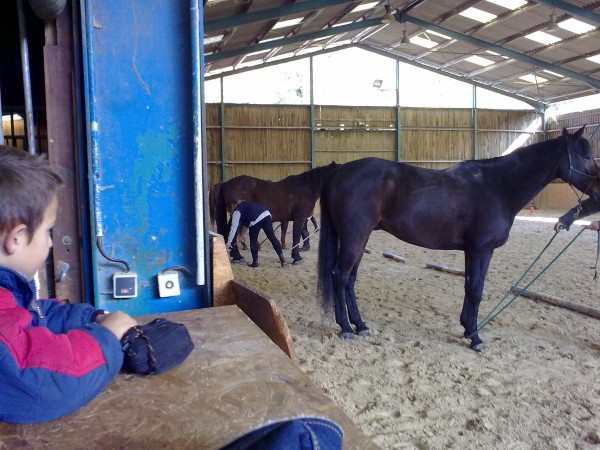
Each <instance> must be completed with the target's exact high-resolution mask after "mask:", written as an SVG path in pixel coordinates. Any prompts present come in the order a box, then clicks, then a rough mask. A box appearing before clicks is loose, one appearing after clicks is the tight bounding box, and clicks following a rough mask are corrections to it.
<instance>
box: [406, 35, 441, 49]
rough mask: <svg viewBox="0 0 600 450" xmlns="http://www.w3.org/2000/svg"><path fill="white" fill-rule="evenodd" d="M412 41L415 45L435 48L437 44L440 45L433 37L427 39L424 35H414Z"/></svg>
mask: <svg viewBox="0 0 600 450" xmlns="http://www.w3.org/2000/svg"><path fill="white" fill-rule="evenodd" d="M410 43H411V44H415V45H419V46H421V47H425V48H433V47H435V46H436V45H438V43H437V42H435V41H432V40H431V39H425V38H424V37H421V36H414V37H411V38H410Z"/></svg>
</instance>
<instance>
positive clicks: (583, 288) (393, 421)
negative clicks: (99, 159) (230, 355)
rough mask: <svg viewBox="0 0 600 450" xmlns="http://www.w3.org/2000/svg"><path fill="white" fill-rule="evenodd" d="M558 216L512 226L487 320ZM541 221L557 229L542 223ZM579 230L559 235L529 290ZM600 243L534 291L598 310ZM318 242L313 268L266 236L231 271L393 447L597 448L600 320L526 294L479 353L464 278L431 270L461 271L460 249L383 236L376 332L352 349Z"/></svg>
mask: <svg viewBox="0 0 600 450" xmlns="http://www.w3.org/2000/svg"><path fill="white" fill-rule="evenodd" d="M561 213H562V211H535V213H533V214H531V213H530V212H529V211H528V210H524V211H522V213H521V215H520V216H519V217H522V218H523V219H526V220H521V219H518V220H516V221H515V224H514V226H513V228H512V231H511V235H510V238H509V241H508V243H507V244H506V245H504V246H503V247H501V248H499V249H497V250H496V252H495V254H494V257H493V259H492V262H491V265H490V270H489V272H488V275H487V279H486V286H485V291H484V296H483V300H482V304H481V308H480V314H479V320H480V321H481V320H482V319H483V318H484V317H486V315H487V314H488V313H489V312H490V311H491V310H492V309H493V308H494V307H495V306H496V305H497V304H498V302H500V300H501V299H502V298H503V297H505V296H506V295H507V294H508V292H509V290H510V288H511V286H513V285H514V283H515V282H516V281H517V280H518V279H519V278H520V277H521V276H522V275H523V273H524V271H525V270H526V269H527V267H528V266H529V265H530V264H531V263H532V261H533V260H534V259H535V258H536V257H537V256H538V254H539V253H540V252H541V251H542V249H543V248H544V247H545V246H546V244H547V243H548V242H549V241H550V239H551V238H552V236H553V235H554V231H553V230H552V226H553V224H552V221H553V220H554V221H555V219H552V218H556V217H558V216H559V215H560V214H561ZM544 217H546V218H550V219H549V220H550V222H549V221H537V220H540V219H543V218H544ZM594 218H596V219H597V218H598V217H596V216H592V217H591V218H590V219H594ZM532 219H534V220H532ZM290 228H291V227H290ZM310 229H311V230H312V227H310ZM580 229H581V228H580V227H579V226H577V225H573V226H572V227H571V230H570V231H568V232H565V231H562V232H560V233H559V234H558V235H557V237H556V238H555V239H554V241H553V243H552V246H551V247H550V248H549V249H548V250H547V251H546V252H545V253H544V255H546V254H547V255H548V258H546V257H543V258H542V259H541V260H540V263H538V265H536V266H535V267H534V268H533V269H532V271H531V277H528V278H525V279H524V280H523V283H521V284H522V285H523V284H527V283H528V282H529V280H530V279H531V278H532V277H533V276H535V275H537V274H538V273H539V270H540V269H541V268H543V267H545V265H546V264H547V262H548V261H549V259H550V258H551V257H553V256H555V255H556V254H557V253H558V252H560V250H562V249H563V248H564V247H565V245H567V243H568V242H569V241H570V240H571V239H572V238H573V237H575V236H576V235H577V233H578V231H579V230H580ZM261 239H262V238H261ZM287 239H288V241H289V242H290V243H291V235H288V238H287ZM597 239H598V236H597V233H595V232H593V231H588V230H586V231H584V232H583V233H582V234H581V235H580V236H579V238H578V239H577V240H576V241H575V242H574V243H573V244H572V245H571V246H570V247H569V248H568V250H567V251H566V252H565V253H564V254H563V255H562V256H561V257H560V258H559V259H558V260H557V261H556V262H555V263H554V264H553V265H552V266H551V267H550V268H549V269H548V270H547V271H546V272H545V273H544V274H543V275H542V276H541V277H540V278H539V279H538V280H537V281H535V283H533V284H532V285H531V286H530V289H532V290H535V291H538V292H542V293H544V294H547V295H551V296H554V297H559V298H562V299H567V300H570V301H573V302H577V303H581V304H586V305H589V306H592V307H594V308H597V309H600V299H599V294H600V281H598V282H597V281H594V280H593V277H594V269H593V266H594V265H595V263H596V250H597ZM311 245H312V250H311V251H309V252H306V253H303V254H302V255H303V257H304V259H305V262H304V264H302V265H297V266H294V265H288V266H286V267H284V268H281V267H280V266H279V261H278V259H277V256H276V255H275V253H274V251H273V249H272V248H271V246H270V244H269V242H268V241H267V242H266V243H265V244H264V245H263V250H262V251H261V253H260V263H261V265H260V267H259V268H256V269H252V268H250V267H247V266H246V265H234V266H233V271H234V276H235V278H236V279H237V280H240V281H242V282H244V283H246V284H247V285H249V286H251V287H253V288H254V289H256V290H257V291H258V292H261V293H262V294H263V295H265V296H267V297H270V298H272V299H274V300H275V301H276V303H277V305H278V307H279V308H280V310H281V312H282V313H283V315H284V316H285V318H286V320H287V323H288V327H289V329H290V332H291V335H292V338H293V340H294V345H295V349H296V353H297V355H298V363H299V365H300V367H301V369H302V370H303V371H304V372H306V373H307V374H308V376H309V377H310V378H311V379H312V380H313V381H314V382H315V383H316V384H317V385H319V386H320V387H321V388H323V389H324V391H325V392H326V393H327V395H328V396H329V397H331V398H332V399H333V400H334V401H335V402H336V403H338V404H339V405H340V406H341V407H342V408H343V409H344V410H345V412H346V413H347V414H348V415H349V416H350V417H351V418H352V419H353V420H354V421H355V422H356V424H357V425H358V426H359V427H360V428H361V429H362V430H363V431H364V432H365V433H366V434H367V435H369V436H370V437H371V438H372V439H373V441H374V442H376V443H377V444H378V445H380V446H381V447H382V448H384V449H399V448H402V449H443V448H445V449H461V450H462V449H467V448H470V449H473V448H485V449H492V448H493V449H598V448H600V320H598V319H595V318H592V317H589V316H586V315H582V314H580V313H577V312H572V311H569V310H566V309H563V308H559V307H556V306H551V305H548V304H546V303H541V302H536V301H533V300H531V299H527V298H523V297H518V298H517V299H516V300H515V301H514V302H512V303H511V304H510V306H508V307H507V308H506V309H505V310H504V311H503V312H502V313H501V314H500V315H499V316H498V317H497V318H496V319H495V320H494V321H493V322H491V323H490V324H489V325H487V326H486V327H485V328H484V329H483V330H482V332H481V334H480V335H481V337H482V339H483V340H484V341H485V343H486V349H485V350H484V351H483V352H481V353H476V352H474V351H472V350H470V349H469V346H468V341H467V340H466V339H464V338H463V337H462V333H463V329H462V327H461V326H460V323H459V314H460V310H461V308H462V299H463V295H464V290H463V282H464V279H463V277H462V276H458V275H452V274H449V273H446V272H440V271H435V270H431V269H427V268H425V265H426V264H427V263H435V264H440V265H443V266H448V267H452V268H458V269H461V270H462V269H463V261H464V258H463V254H462V252H458V251H431V250H427V249H423V248H420V247H415V246H412V245H409V244H405V243H404V242H401V241H399V240H397V239H396V238H394V237H393V236H391V235H389V234H387V233H385V232H382V231H376V232H373V234H372V235H371V238H370V240H369V243H368V246H369V247H370V248H371V249H372V253H371V254H365V256H364V258H363V262H362V264H361V267H360V269H359V274H358V282H357V285H356V288H357V289H356V290H357V296H358V302H359V307H360V308H361V313H362V317H363V320H365V322H366V323H367V325H368V326H369V327H370V328H371V332H372V336H370V337H361V338H356V339H354V340H343V339H340V338H339V337H338V331H339V328H338V326H337V325H336V323H335V321H334V319H333V314H331V315H326V316H324V314H323V312H322V310H321V308H320V305H319V301H318V297H317V289H316V284H317V283H316V267H317V253H318V252H317V249H318V233H317V234H316V235H314V236H313V237H312V238H311ZM383 252H391V253H394V254H396V255H399V256H402V257H405V258H406V259H407V261H406V263H401V262H396V261H394V260H391V259H387V258H384V257H383V256H382V253H383ZM243 254H244V256H245V257H246V259H247V261H250V255H249V252H248V251H246V252H243ZM286 256H287V257H288V258H289V250H287V251H286ZM512 298H513V296H512V295H511V294H508V297H507V300H511V299H512Z"/></svg>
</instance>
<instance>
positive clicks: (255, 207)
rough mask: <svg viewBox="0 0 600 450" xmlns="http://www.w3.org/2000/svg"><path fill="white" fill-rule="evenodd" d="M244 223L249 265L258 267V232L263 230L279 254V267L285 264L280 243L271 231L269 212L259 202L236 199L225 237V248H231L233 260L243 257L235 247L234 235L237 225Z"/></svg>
mask: <svg viewBox="0 0 600 450" xmlns="http://www.w3.org/2000/svg"><path fill="white" fill-rule="evenodd" d="M240 224H241V225H244V226H245V227H247V228H248V237H249V238H250V253H251V254H252V263H251V264H249V266H250V267H258V234H259V233H260V230H263V231H264V232H265V234H266V235H267V238H268V239H269V241H271V245H273V249H274V250H275V252H276V253H277V256H279V262H281V267H283V266H284V265H285V258H284V256H283V250H282V248H281V243H280V242H279V240H278V239H277V237H276V236H275V232H274V231H273V222H272V220H271V213H270V212H269V210H268V209H267V208H265V207H264V206H263V205H261V204H260V203H254V202H250V201H246V200H242V201H237V202H234V204H233V212H232V213H231V219H230V221H229V224H228V226H229V235H228V238H227V248H228V249H230V250H231V256H232V258H233V260H234V261H236V260H241V259H243V257H242V255H240V253H239V250H238V248H237V241H236V236H237V232H238V228H239V226H240Z"/></svg>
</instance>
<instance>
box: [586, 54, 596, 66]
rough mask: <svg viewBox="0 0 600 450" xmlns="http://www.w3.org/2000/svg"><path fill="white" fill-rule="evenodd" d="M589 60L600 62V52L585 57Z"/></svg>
mask: <svg viewBox="0 0 600 450" xmlns="http://www.w3.org/2000/svg"><path fill="white" fill-rule="evenodd" d="M585 59H587V60H588V61H591V62H594V63H596V64H600V53H599V54H597V55H594V56H590V57H589V58H585Z"/></svg>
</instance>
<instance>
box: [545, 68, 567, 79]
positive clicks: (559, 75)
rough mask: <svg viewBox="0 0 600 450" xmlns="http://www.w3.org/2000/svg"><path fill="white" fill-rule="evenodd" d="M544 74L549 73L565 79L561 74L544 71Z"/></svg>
mask: <svg viewBox="0 0 600 450" xmlns="http://www.w3.org/2000/svg"><path fill="white" fill-rule="evenodd" d="M544 72H546V73H549V74H550V75H553V76H555V77H557V78H564V77H563V76H562V75H561V74H560V73H556V72H552V71H551V70H546V69H544Z"/></svg>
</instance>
